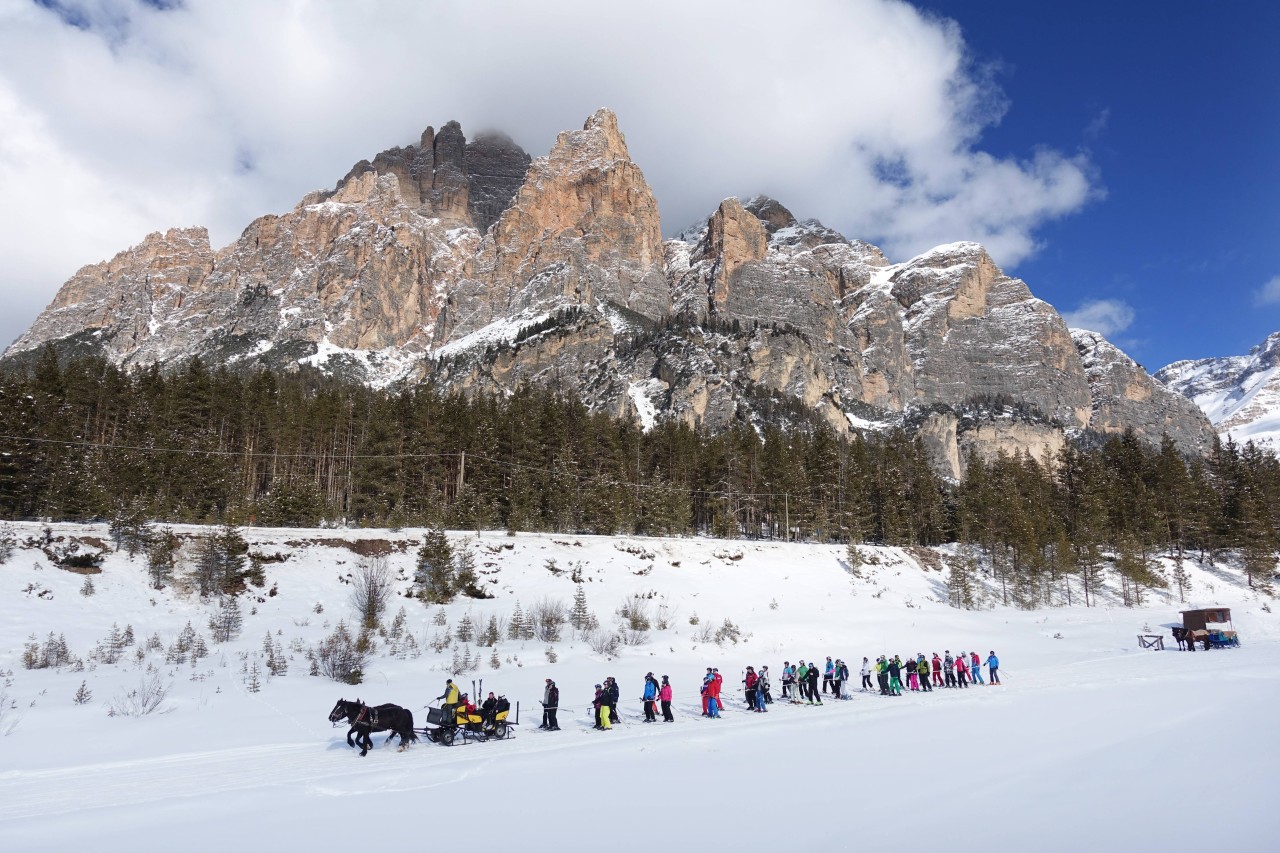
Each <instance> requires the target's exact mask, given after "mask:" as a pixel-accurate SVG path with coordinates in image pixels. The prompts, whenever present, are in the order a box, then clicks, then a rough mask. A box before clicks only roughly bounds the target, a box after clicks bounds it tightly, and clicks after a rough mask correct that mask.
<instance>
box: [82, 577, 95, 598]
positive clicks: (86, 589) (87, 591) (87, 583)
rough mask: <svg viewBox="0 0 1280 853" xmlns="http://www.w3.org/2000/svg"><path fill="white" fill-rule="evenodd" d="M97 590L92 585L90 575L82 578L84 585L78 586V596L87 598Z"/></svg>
mask: <svg viewBox="0 0 1280 853" xmlns="http://www.w3.org/2000/svg"><path fill="white" fill-rule="evenodd" d="M97 591H98V590H97V589H96V588H95V587H94V585H93V577H92V576H91V575H85V576H84V583H82V584H80V594H81V595H83V596H85V597H86V598H88V597H89V596H91V595H93V594H94V593H95V592H97Z"/></svg>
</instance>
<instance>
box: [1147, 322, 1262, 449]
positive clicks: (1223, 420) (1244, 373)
mask: <svg viewBox="0 0 1280 853" xmlns="http://www.w3.org/2000/svg"><path fill="white" fill-rule="evenodd" d="M1156 378H1157V379H1159V380H1160V381H1161V382H1163V383H1165V384H1166V385H1167V386H1169V387H1170V388H1172V389H1173V390H1175V391H1177V392H1178V393H1180V394H1182V395H1183V396H1185V397H1187V398H1188V399H1190V400H1192V401H1194V402H1195V404H1196V405H1197V406H1199V407H1200V408H1201V409H1203V410H1204V412H1205V414H1206V415H1208V417H1209V420H1210V421H1211V422H1212V423H1213V425H1214V427H1215V428H1216V429H1217V431H1218V434H1219V435H1221V436H1222V437H1223V438H1224V439H1225V438H1228V437H1230V438H1231V439H1233V440H1234V441H1235V442H1236V443H1237V444H1243V443H1245V442H1246V441H1253V442H1257V443H1261V444H1267V445H1269V446H1271V447H1273V448H1280V332H1276V333H1275V334H1272V335H1270V336H1269V337H1268V338H1267V339H1266V340H1265V341H1263V342H1262V343H1261V344H1259V345H1258V346H1256V347H1254V348H1253V349H1252V350H1250V351H1249V354H1248V355H1243V356H1233V357H1229V358H1202V359H1196V360H1188V361H1177V362H1174V363H1173V364H1170V365H1168V366H1167V367H1163V368H1161V369H1160V370H1158V371H1156Z"/></svg>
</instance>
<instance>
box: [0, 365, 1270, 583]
mask: <svg viewBox="0 0 1280 853" xmlns="http://www.w3.org/2000/svg"><path fill="white" fill-rule="evenodd" d="M793 424H795V425H793V426H791V427H789V428H787V429H783V428H781V427H773V426H766V427H763V428H762V429H759V430H758V429H757V428H756V427H754V426H752V425H750V424H748V423H745V422H744V423H741V424H739V425H736V426H734V427H733V428H731V429H729V430H727V431H724V432H721V433H718V434H711V433H709V432H707V431H704V430H700V429H695V428H691V427H689V426H687V425H684V424H679V423H674V422H663V423H659V424H658V425H657V426H655V427H654V428H653V429H652V430H650V431H649V432H647V433H646V432H643V431H641V430H640V429H639V427H638V426H637V425H636V424H634V423H633V422H632V421H630V420H629V419H618V418H613V417H610V416H608V415H606V414H603V413H593V412H590V411H588V410H587V408H586V407H585V406H584V405H582V403H581V402H580V401H578V400H573V399H566V398H564V397H561V396H557V395H556V394H553V393H550V392H547V391H541V390H535V389H527V388H525V389H520V390H517V391H515V392H514V393H512V394H511V395H509V396H506V397H501V398H498V397H483V396H481V397H466V396H461V395H457V394H451V393H444V392H441V391H440V390H439V389H436V388H434V387H432V386H431V385H429V384H420V385H413V386H409V387H403V388H394V389H374V388H369V387H366V386H364V385H361V384H359V383H356V382H352V381H346V380H341V379H337V378H333V377H328V376H325V375H323V374H322V373H320V372H318V371H314V370H309V369H304V370H301V371H298V372H289V373H273V372H269V371H261V372H254V373H245V372H236V371H231V370H227V369H225V368H219V369H216V370H210V369H208V368H206V367H205V366H204V365H203V364H202V363H201V362H200V361H198V360H195V361H192V362H191V363H189V364H188V365H186V366H185V367H184V368H183V369H182V370H180V371H177V372H174V373H165V372H163V371H161V370H160V369H158V368H155V367H152V368H149V369H143V370H135V371H132V372H129V371H124V370H121V369H119V368H117V367H114V366H112V365H111V364H109V363H107V362H105V361H103V360H101V359H97V358H86V359H78V360H73V361H69V362H67V363H64V364H60V363H59V361H58V359H57V357H56V356H55V355H54V353H53V352H52V351H51V350H47V351H46V352H45V353H43V354H42V355H41V357H40V358H39V359H38V361H37V362H36V364H35V365H34V366H33V367H32V368H31V370H30V371H28V372H10V373H7V374H3V375H0V436H2V437H0V515H2V516H4V517H8V518H32V517H42V516H50V517H54V518H58V519H86V518H94V517H100V518H113V519H122V518H123V519H129V518H133V519H137V518H148V519H156V520H163V521H168V522H203V523H222V524H244V523H256V524H267V525H285V526H291V525H296V526H314V525H316V524H318V523H319V522H320V521H321V520H326V519H327V520H330V521H336V520H338V519H345V520H347V521H348V522H350V523H358V524H363V525H368V526H389V527H393V528H394V527H401V526H429V527H435V526H445V527H452V528H474V529H479V528H498V529H502V528H505V529H509V530H528V531H561V532H588V533H602V534H613V533H627V534H641V535H644V534H652V535H663V534H689V533H708V534H712V535H716V536H721V537H727V538H733V537H750V538H755V537H788V536H789V537H790V538H800V539H805V540H809V541H825V542H854V543H858V542H874V543H884V544H894V545H934V544H940V543H945V542H957V541H958V542H962V543H966V544H970V545H972V546H973V548H974V549H978V550H981V551H982V552H983V553H984V554H985V555H986V556H987V557H988V558H989V559H988V561H987V562H988V563H990V564H993V565H995V566H996V567H997V570H998V571H1000V572H1001V579H1002V582H1007V583H1008V584H1012V589H1011V590H1010V591H1009V592H1008V593H1007V594H1008V595H1010V596H1018V597H1021V598H1028V599H1029V598H1035V597H1036V596H1041V597H1044V596H1048V595H1051V593H1049V592H1047V590H1053V589H1060V588H1061V579H1062V578H1068V579H1072V578H1073V579H1075V585H1076V588H1077V589H1078V590H1079V594H1080V595H1082V596H1084V595H1086V594H1090V595H1091V594H1092V587H1093V586H1094V585H1095V584H1096V580H1097V577H1096V575H1095V574H1094V573H1095V572H1096V571H1100V567H1101V565H1102V560H1103V555H1104V554H1108V555H1120V556H1124V557H1126V559H1127V558H1128V555H1133V556H1132V562H1133V565H1134V566H1135V567H1137V568H1134V570H1133V577H1134V578H1135V581H1134V585H1135V591H1136V594H1137V595H1141V590H1142V588H1143V587H1146V586H1150V585H1159V582H1160V580H1161V579H1160V578H1147V577H1144V576H1143V575H1142V571H1140V568H1141V567H1142V566H1149V565H1150V559H1151V557H1152V556H1153V555H1155V554H1157V553H1168V554H1173V555H1176V556H1178V557H1180V558H1181V557H1185V556H1186V555H1187V554H1188V553H1190V552H1194V553H1195V554H1196V555H1197V556H1208V555H1210V554H1217V553H1219V552H1221V551H1224V550H1228V549H1229V550H1234V551H1238V552H1239V553H1241V554H1242V555H1243V557H1244V561H1245V564H1246V568H1247V569H1248V571H1249V572H1250V580H1251V581H1257V582H1259V583H1264V582H1267V581H1269V580H1270V578H1271V569H1272V567H1273V565H1274V563H1273V555H1274V553H1275V550H1276V548H1277V542H1278V541H1280V536H1278V535H1277V531H1278V530H1280V463H1278V462H1277V459H1276V457H1275V456H1274V455H1272V454H1269V453H1266V452H1264V451H1262V450H1259V449H1258V448H1256V447H1254V446H1252V445H1246V446H1245V447H1243V448H1240V447H1236V446H1235V445H1232V444H1230V443H1228V444H1225V445H1222V446H1220V447H1218V448H1217V449H1216V450H1215V451H1214V452H1213V453H1212V454H1211V455H1210V456H1209V457H1207V458H1205V459H1193V460H1187V459H1185V458H1184V457H1182V456H1181V455H1180V454H1179V453H1178V452H1177V450H1176V448H1174V446H1173V444H1172V443H1171V442H1169V441H1167V440H1166V441H1165V442H1164V444H1163V446H1161V447H1160V448H1158V449H1153V448H1148V447H1146V446H1144V444H1143V443H1142V442H1140V441H1139V440H1138V439H1136V438H1135V437H1134V436H1133V435H1132V434H1125V435H1119V436H1111V437H1107V438H1105V439H1101V438H1099V439H1098V440H1097V441H1094V442H1090V443H1088V444H1087V445H1086V444H1084V443H1077V444H1075V445H1072V446H1069V447H1068V448H1067V449H1066V450H1065V451H1064V452H1063V454H1062V456H1061V458H1060V459H1058V460H1054V464H1052V465H1046V464H1044V463H1043V462H1041V461H1037V460H1033V459H1030V458H1027V457H1000V458H997V459H996V460H994V461H990V462H983V461H981V460H978V459H973V460H971V461H970V464H969V470H968V475H967V477H966V479H965V480H964V482H963V483H961V484H958V485H957V484H952V483H949V482H947V481H945V480H944V479H942V478H940V477H939V476H938V475H937V474H936V473H934V471H933V470H932V469H931V467H930V465H929V462H928V459H927V455H926V453H925V451H924V448H923V447H922V445H921V444H920V442H919V441H917V440H916V439H914V438H913V437H911V436H910V435H908V434H907V433H905V432H903V431H890V432H887V433H886V434H883V435H879V436H874V437H867V438H857V437H855V438H848V437H844V436H838V435H836V434H835V433H834V432H833V431H832V430H831V429H830V428H829V427H827V426H826V425H824V424H822V423H819V422H803V421H801V422H798V424H796V423H795V422H794V421H793ZM788 531H789V532H788ZM210 565H211V568H210V572H211V574H216V572H217V571H218V570H217V569H215V568H214V567H213V563H212V559H211V561H210ZM1066 589H1067V590H1070V589H1071V587H1070V586H1067V587H1066ZM1086 590H1087V592H1086Z"/></svg>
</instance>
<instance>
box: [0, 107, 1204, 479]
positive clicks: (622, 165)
mask: <svg viewBox="0 0 1280 853" xmlns="http://www.w3.org/2000/svg"><path fill="white" fill-rule="evenodd" d="M45 343H53V344H55V345H56V346H59V347H61V348H62V349H64V350H65V351H68V352H76V353H81V352H99V353H102V354H103V355H105V356H106V357H108V358H110V359H112V360H114V361H116V362H119V363H123V364H150V363H154V362H163V363H165V364H169V365H175V364H180V363H182V362H183V361H185V360H187V359H190V358H192V357H194V356H200V357H202V358H205V359H208V360H210V361H215V362H218V363H226V364H233V365H242V366H244V365H255V364H266V365H271V366H277V367H290V366H296V365H298V364H313V365H317V366H319V367H322V368H324V369H326V370H329V371H332V372H340V373H344V374H348V375H352V376H357V377H360V378H362V379H364V380H365V381H369V382H374V383H386V382H391V381H396V380H399V379H409V380H412V379H416V378H420V377H426V376H430V377H433V378H434V379H435V380H436V381H438V382H440V383H442V384H444V385H446V386H447V387H450V388H452V389H455V390H459V391H462V392H466V393H488V392H493V393H504V392H508V391H510V390H511V389H513V388H516V387H519V386H521V385H538V386H543V387H550V388H555V389H558V390H560V391H562V392H564V393H566V394H572V395H575V396H578V397H580V398H581V399H582V400H584V401H585V402H586V403H587V404H588V405H589V406H590V407H591V408H592V409H594V410H597V411H605V412H609V413H611V414H615V415H624V416H633V417H636V418H637V419H639V420H640V421H641V422H642V423H645V424H649V423H652V421H653V419H654V418H655V417H666V418H673V419H679V420H682V421H684V422H686V423H688V424H690V425H696V426H701V427H705V428H708V429H712V430H721V429H725V428H727V427H729V426H731V425H734V424H740V423H750V424H754V425H756V426H762V425H764V424H765V423H767V422H780V421H796V420H800V419H809V420H812V419H814V418H816V419H817V420H818V421H820V422H822V423H825V424H826V425H828V426H829V427H830V428H832V429H833V430H835V431H837V432H842V433H843V432H847V431H849V430H850V429H855V430H858V429H877V428H884V427H886V426H893V425H901V424H908V425H910V426H912V427H913V428H916V429H917V430H918V431H920V433H921V435H922V436H924V438H925V440H926V444H928V445H929V446H930V448H931V452H932V453H933V454H934V457H935V464H936V465H937V466H938V468H939V470H941V471H943V472H944V473H947V474H948V475H950V476H955V477H959V476H962V474H963V468H964V465H965V461H966V460H967V458H968V457H969V455H970V454H978V455H981V456H984V457H990V456H993V455H994V454H996V453H999V452H1010V453H1012V452H1025V453H1030V454H1032V455H1033V456H1034V457H1035V458H1037V459H1045V458H1050V457H1052V456H1054V455H1056V452H1057V450H1058V449H1060V447H1061V442H1062V441H1063V440H1064V439H1063V436H1064V434H1066V433H1067V432H1068V431H1072V430H1077V431H1078V430H1085V429H1090V428H1093V429H1098V430H1102V431H1112V430H1115V429H1122V428H1124V427H1126V426H1131V427H1133V428H1134V429H1136V430H1138V431H1139V432H1140V434H1141V435H1143V436H1144V437H1146V438H1148V439H1149V440H1153V441H1158V440H1159V436H1160V435H1161V434H1162V433H1168V434H1169V435H1171V436H1173V437H1174V438H1175V440H1177V441H1178V442H1179V444H1180V446H1183V447H1184V448H1185V449H1188V450H1189V451H1192V452H1198V451H1199V450H1201V449H1203V448H1204V447H1205V446H1206V445H1205V433H1204V429H1203V426H1204V425H1203V419H1200V418H1198V416H1197V415H1196V414H1195V413H1194V412H1192V411H1190V410H1189V409H1188V408H1187V406H1185V405H1184V406H1181V407H1180V404H1179V403H1178V398H1174V397H1173V395H1170V394H1168V393H1167V392H1163V391H1162V388H1161V387H1160V386H1159V384H1158V383H1153V382H1152V381H1151V380H1150V378H1149V377H1147V376H1146V375H1145V373H1143V372H1142V371H1141V369H1140V368H1138V367H1137V365H1134V364H1133V363H1132V362H1131V361H1128V360H1125V359H1123V358H1122V357H1121V356H1120V355H1119V354H1118V351H1116V352H1115V353H1113V352H1111V350H1110V349H1105V348H1104V347H1103V346H1102V344H1100V343H1088V344H1087V345H1086V344H1085V343H1082V341H1081V340H1080V339H1078V340H1076V341H1074V342H1073V341H1072V339H1071V336H1070V334H1069V333H1068V331H1067V329H1066V327H1065V325H1064V324H1063V322H1062V320H1061V318H1060V317H1059V316H1058V314H1057V312H1055V311H1054V310H1053V308H1052V307H1050V306H1049V305H1047V304H1046V303H1044V302H1042V301H1040V300H1038V299H1036V298H1035V297H1034V296H1032V295H1031V292H1030V291H1029V289H1028V288H1027V286H1026V285H1025V284H1024V283H1023V282H1021V281H1019V280H1018V279H1016V278H1011V277H1009V276H1006V275H1005V274H1004V273H1003V272H1002V271H1001V270H1000V269H999V267H998V266H997V265H996V264H995V262H994V261H993V260H992V258H991V257H990V256H989V255H988V254H987V253H986V251H985V250H984V249H983V248H982V247H981V246H978V245H976V244H972V243H957V244H952V245H949V246H941V247H938V248H937V249H934V250H932V251H930V252H926V253H925V254H923V255H920V256H919V257H916V258H913V259H911V260H909V261H907V262H905V263H900V264H891V263H890V262H889V260H888V259H887V258H886V257H885V256H884V254H883V253H882V252H881V251H880V250H879V249H877V248H876V247H874V246H871V245H869V244H867V243H864V242H861V241H858V240H850V239H848V238H847V237H845V236H843V235H841V234H838V233H836V232H835V231H833V230H831V229H829V228H827V227H825V226H823V225H822V223H820V222H817V221H816V220H812V219H808V220H799V219H797V218H796V217H795V216H794V215H793V214H792V213H791V211H789V210H788V209H787V208H786V207H784V206H783V205H782V204H781V203H779V202H777V201H776V200H774V199H770V198H767V197H763V196H759V197H756V198H753V199H750V200H749V201H747V202H746V203H742V202H740V201H739V200H738V199H735V198H730V199H726V200H724V201H723V202H722V203H721V204H720V205H719V206H718V207H717V209H716V210H715V211H714V212H713V213H712V215H711V216H709V217H708V218H707V219H706V220H705V221H704V222H703V223H700V224H699V225H698V226H696V227H695V228H692V229H690V230H689V231H687V232H685V233H684V234H683V235H681V237H679V238H676V239H671V240H667V241H665V242H664V241H663V239H662V229H661V223H660V221H659V214H658V205H657V202H656V200H655V199H654V196H653V193H652V191H651V190H650V188H649V186H648V184H647V183H646V181H645V179H644V175H643V173H642V172H641V170H640V168H639V167H638V166H637V165H636V164H635V163H634V162H632V160H631V158H630V154H629V152H628V149H627V144H626V140H625V138H624V137H623V135H622V133H621V131H620V130H619V128H618V123H617V119H616V117H615V116H614V115H613V114H612V113H610V112H609V111H607V110H601V111H598V112H597V113H595V114H594V115H592V116H591V117H590V118H589V119H588V120H587V121H586V122H585V124H584V125H583V127H582V129H580V130H574V131H567V132H565V133H562V134H560V135H559V137H558V138H557V139H556V142H555V145H554V146H553V147H552V148H551V150H550V151H549V152H548V153H547V155H546V156H544V157H539V158H537V159H536V160H530V159H529V157H528V155H527V154H525V152H524V151H523V150H521V149H520V147H519V146H518V145H516V144H515V143H514V142H512V141H511V140H510V139H508V138H506V137H504V136H501V135H499V134H481V135H479V136H478V137H476V138H475V139H474V140H472V141H470V142H468V141H467V139H466V137H465V136H464V134H463V132H462V129H461V127H459V126H458V125H457V124H456V123H454V122H450V123H448V124H445V125H444V126H443V127H441V128H440V130H439V131H438V132H437V131H435V130H433V129H432V128H428V129H427V130H426V131H425V132H424V133H423V134H422V136H421V138H420V140H419V141H418V143H417V144H415V145H409V146H405V147H400V148H392V149H388V150H386V151H383V152H382V153H380V154H378V155H377V156H375V157H374V158H373V159H372V160H370V161H362V162H361V163H358V164H356V166H355V167H354V168H353V169H352V170H351V171H350V172H349V173H348V174H347V175H346V176H345V177H344V178H343V179H342V180H341V181H339V182H338V185H337V186H336V187H335V188H334V189H333V190H325V191H318V192H315V193H311V194H310V195H308V196H307V197H306V198H304V199H303V200H302V201H301V202H300V203H299V204H298V205H297V206H296V207H295V208H294V209H293V210H291V211H289V212H288V213H285V214H283V215H281V216H264V217H262V218H260V219H258V220H256V221H254V222H253V223H251V224H250V225H249V227H248V228H246V229H245V231H244V233H243V234H242V235H241V236H240V237H239V239H237V240H236V241H235V242H234V243H232V244H231V245H229V246H226V247H224V248H222V249H217V250H214V249H213V248H212V247H210V245H209V240H208V235H207V234H206V233H205V232H204V231H203V230H202V229H175V230H172V231H169V232H167V233H166V234H163V235H161V234H153V235H150V236H148V237H147V238H146V239H145V240H144V241H143V242H142V243H141V244H139V245H138V246H136V247H134V248H133V249H130V250H127V251H125V252H122V253H121V254H119V255H117V256H116V257H115V258H113V259H112V260H111V261H108V262H105V263H102V264H95V265H92V266H89V267H85V268H84V269H82V270H80V271H79V272H78V273H77V274H76V275H75V276H74V277H73V278H72V279H71V280H70V281H68V282H67V283H66V285H64V287H63V289H62V290H61V291H60V292H59V294H58V296H57V298H56V299H55V300H54V302H53V304H52V305H50V306H49V308H48V309H47V310H46V311H45V312H44V313H43V314H42V315H41V317H40V318H39V319H38V320H37V322H36V323H35V325H34V326H33V327H32V328H31V330H29V331H28V332H27V334H26V335H24V336H23V337H22V338H21V339H20V340H19V341H18V342H17V343H15V344H14V345H13V346H12V347H11V348H10V350H9V352H8V353H7V355H6V357H7V358H9V359H21V358H29V357H31V354H33V353H34V352H36V351H37V350H38V348H39V347H40V346H42V345H43V344H45ZM1104 343H1105V342H1104ZM1107 347H1109V345H1107ZM1111 349H1114V348H1111ZM1104 350H1105V351H1104ZM1082 358H1083V360H1082ZM1187 405H1189V404H1187ZM993 406H995V407H996V408H997V409H998V408H999V407H1002V406H1003V407H1005V409H1007V410H1008V412H1010V413H1015V414H1016V417H1013V416H1010V417H1008V418H1006V417H1004V416H1003V415H1000V416H997V415H994V414H992V412H994V411H996V409H993V408H992V407H993ZM975 407H977V408H978V409H982V411H983V412H985V414H984V415H982V416H981V417H975V415H974V414H973V412H974V411H975ZM984 407H985V408H984ZM1001 411H1003V410H1001Z"/></svg>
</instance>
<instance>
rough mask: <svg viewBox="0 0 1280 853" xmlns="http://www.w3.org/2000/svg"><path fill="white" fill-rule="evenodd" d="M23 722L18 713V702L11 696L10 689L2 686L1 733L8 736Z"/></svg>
mask: <svg viewBox="0 0 1280 853" xmlns="http://www.w3.org/2000/svg"><path fill="white" fill-rule="evenodd" d="M20 722H22V717H21V716H19V715H18V703H17V702H15V701H14V700H13V699H11V698H9V691H8V690H6V689H5V688H4V687H0V735H3V736H8V735H11V734H13V730H14V729H16V728H17V727H18V723H20Z"/></svg>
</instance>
